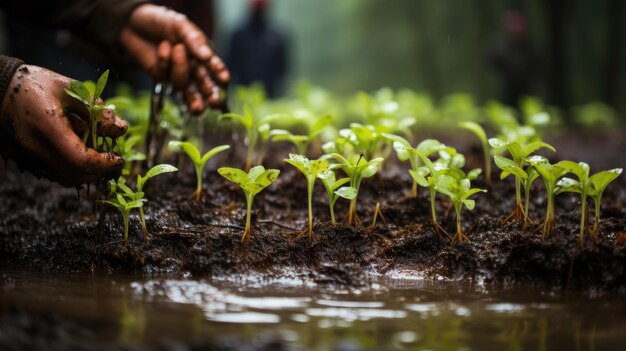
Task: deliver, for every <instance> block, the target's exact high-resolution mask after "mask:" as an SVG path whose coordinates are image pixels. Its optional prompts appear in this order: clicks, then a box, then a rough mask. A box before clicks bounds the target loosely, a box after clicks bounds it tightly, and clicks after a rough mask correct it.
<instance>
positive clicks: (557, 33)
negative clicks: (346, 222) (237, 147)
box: [216, 0, 626, 116]
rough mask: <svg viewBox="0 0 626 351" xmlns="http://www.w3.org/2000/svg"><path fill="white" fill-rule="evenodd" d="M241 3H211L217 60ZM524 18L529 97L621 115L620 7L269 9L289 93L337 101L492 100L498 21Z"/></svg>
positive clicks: (607, 3) (360, 0)
mask: <svg viewBox="0 0 626 351" xmlns="http://www.w3.org/2000/svg"><path fill="white" fill-rule="evenodd" d="M247 3H248V0H218V1H216V6H217V10H218V11H217V18H218V28H217V36H216V37H217V38H218V45H219V47H220V48H221V50H223V49H224V48H225V47H226V41H227V40H228V39H229V36H230V33H231V31H232V30H233V29H234V28H235V27H236V26H237V25H238V23H240V22H241V21H242V20H243V19H244V18H245V17H246V12H247ZM510 9H517V10H520V11H522V12H523V13H525V14H526V16H527V18H528V22H529V23H528V26H529V34H530V39H531V42H532V44H533V45H534V48H535V50H536V51H537V53H538V55H539V56H540V59H541V65H539V67H537V69H538V74H539V76H538V79H537V80H536V82H535V84H534V87H533V88H534V91H533V93H534V94H535V95H538V96H539V97H541V98H543V99H544V100H546V101H548V102H549V103H551V104H555V105H559V106H566V107H572V106H577V105H581V104H585V103H588V102H590V101H595V100H599V101H603V102H607V103H609V104H611V105H613V106H615V107H616V108H618V109H619V111H620V112H621V113H620V114H621V115H622V116H623V115H625V114H626V100H625V99H623V98H620V97H622V96H626V52H624V51H625V50H624V49H623V48H622V47H623V46H624V44H626V43H625V40H626V38H625V35H624V33H626V21H623V20H622V19H623V17H624V16H623V15H624V13H625V11H626V4H624V2H623V1H620V0H598V1H585V0H572V1H564V0H527V1H514V0H508V1H502V0H467V1H460V0H438V1H421V0H393V1H389V0H387V1H383V0H342V1H336V0H315V1H311V0H273V1H272V9H271V10H272V18H273V20H274V23H275V24H276V25H277V26H278V27H280V28H282V29H283V30H284V31H285V33H287V35H288V37H289V40H290V42H291V58H292V60H291V71H290V75H289V81H290V83H293V82H294V81H295V80H298V79H303V78H304V79H307V80H310V81H312V82H313V83H314V84H318V85H321V86H324V87H326V88H329V89H330V90H332V91H336V92H339V93H344V94H351V93H353V92H355V91H358V90H366V91H372V90H375V89H378V88H380V87H382V86H390V87H393V88H402V87H408V88H413V89H417V90H424V91H426V92H429V93H430V94H432V95H433V96H434V97H436V98H439V97H441V96H443V95H446V94H450V93H454V92H458V91H464V92H469V93H471V94H473V95H474V96H475V97H476V98H477V99H478V100H479V101H484V100H486V99H489V98H493V97H497V96H499V91H500V88H499V82H498V80H497V76H496V75H495V73H494V72H492V71H491V69H490V68H489V65H488V64H487V61H486V50H487V48H488V47H489V45H490V43H491V42H492V41H493V40H494V39H495V38H497V36H498V35H499V34H500V33H501V19H502V15H503V14H504V13H506V12H507V11H508V10H510Z"/></svg>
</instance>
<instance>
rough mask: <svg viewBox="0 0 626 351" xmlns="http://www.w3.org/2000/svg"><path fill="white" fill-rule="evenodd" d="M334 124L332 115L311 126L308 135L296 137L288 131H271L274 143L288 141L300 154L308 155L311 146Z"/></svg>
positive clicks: (323, 117)
mask: <svg viewBox="0 0 626 351" xmlns="http://www.w3.org/2000/svg"><path fill="white" fill-rule="evenodd" d="M331 122H332V116H331V115H324V116H322V117H321V118H319V119H318V120H317V121H315V123H314V124H313V125H312V126H311V128H310V130H309V133H308V134H307V135H295V134H292V133H291V132H290V131H288V130H284V129H275V130H273V131H271V133H270V134H271V138H272V141H288V142H290V143H292V144H294V145H295V146H296V149H297V150H298V154H300V155H306V153H307V151H308V149H309V144H310V143H311V142H312V141H313V140H314V139H315V138H316V137H317V136H318V135H319V134H320V133H321V132H322V131H323V130H324V129H325V128H326V127H328V126H329V125H330V123H331Z"/></svg>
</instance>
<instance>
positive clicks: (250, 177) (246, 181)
mask: <svg viewBox="0 0 626 351" xmlns="http://www.w3.org/2000/svg"><path fill="white" fill-rule="evenodd" d="M217 172H218V173H219V174H221V175H222V176H223V177H224V178H226V179H228V180H230V181H231V182H233V183H235V184H237V185H239V187H241V189H242V190H243V192H244V194H245V196H246V228H245V230H244V232H243V235H242V236H241V242H242V243H243V242H245V241H247V240H249V239H250V232H251V225H250V217H251V211H252V201H253V200H254V196H256V194H258V193H259V192H261V190H263V189H265V188H266V187H268V186H269V185H270V184H272V183H273V182H274V181H275V180H276V178H278V175H279V174H280V171H279V170H277V169H267V170H266V169H265V168H264V167H263V166H256V167H253V168H251V169H250V171H249V172H248V173H246V172H244V171H242V170H240V169H237V168H231V167H222V168H219V169H218V170H217Z"/></svg>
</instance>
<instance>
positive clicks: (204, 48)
mask: <svg viewBox="0 0 626 351" xmlns="http://www.w3.org/2000/svg"><path fill="white" fill-rule="evenodd" d="M198 53H199V54H200V55H202V56H209V55H210V54H211V50H209V48H208V47H207V46H204V45H203V46H201V47H200V48H199V49H198ZM205 58H208V57H205Z"/></svg>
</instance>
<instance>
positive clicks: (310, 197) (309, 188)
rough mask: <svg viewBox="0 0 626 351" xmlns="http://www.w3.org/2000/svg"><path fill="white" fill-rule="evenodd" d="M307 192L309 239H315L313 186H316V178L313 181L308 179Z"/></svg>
mask: <svg viewBox="0 0 626 351" xmlns="http://www.w3.org/2000/svg"><path fill="white" fill-rule="evenodd" d="M307 181H308V184H307V192H308V194H307V195H308V201H309V239H312V238H313V185H314V184H315V183H314V182H315V178H313V179H312V181H311V180H309V179H307Z"/></svg>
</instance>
